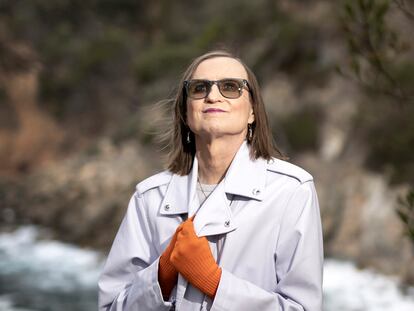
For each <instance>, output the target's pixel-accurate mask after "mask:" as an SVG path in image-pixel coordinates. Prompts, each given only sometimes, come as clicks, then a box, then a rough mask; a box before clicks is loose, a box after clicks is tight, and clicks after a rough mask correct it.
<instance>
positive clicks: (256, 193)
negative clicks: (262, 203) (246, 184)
mask: <svg viewBox="0 0 414 311" xmlns="http://www.w3.org/2000/svg"><path fill="white" fill-rule="evenodd" d="M252 193H253V195H259V194H260V189H257V188H254V189H253V191H252Z"/></svg>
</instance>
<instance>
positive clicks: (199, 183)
mask: <svg viewBox="0 0 414 311" xmlns="http://www.w3.org/2000/svg"><path fill="white" fill-rule="evenodd" d="M197 182H198V185H199V186H200V189H201V192H202V193H203V194H204V200H205V199H207V194H206V193H205V192H204V189H203V186H201V182H200V178H198V176H197ZM217 185H218V184H217ZM217 185H216V187H217ZM216 187H214V189H216ZM214 189H213V191H214ZM213 191H211V192H213Z"/></svg>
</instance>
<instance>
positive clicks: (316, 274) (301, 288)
mask: <svg viewBox="0 0 414 311" xmlns="http://www.w3.org/2000/svg"><path fill="white" fill-rule="evenodd" d="M246 243H249V241H246ZM276 243H277V246H276V270H277V271H276V274H277V280H278V282H277V286H276V290H275V292H268V291H266V290H264V289H262V288H260V287H258V286H256V285H254V284H253V283H251V282H248V281H246V280H243V279H241V278H238V277H236V276H235V275H233V274H231V273H230V272H228V271H226V270H225V269H222V276H221V279H220V283H219V287H218V289H217V293H216V296H215V299H214V302H213V306H212V308H211V310H212V311H213V310H214V311H216V310H217V311H219V310H220V311H224V310H226V311H230V310H261V311H270V310H271V311H304V310H305V311H321V310H322V269H323V243H322V227H321V220H320V213H319V204H318V199H317V195H316V191H315V187H314V184H313V182H312V181H308V182H305V183H302V184H300V185H299V186H298V187H297V189H296V191H295V192H294V193H293V195H292V197H291V199H290V201H289V203H288V204H287V206H286V209H285V214H284V216H283V220H282V224H281V228H280V233H279V239H278V241H277V242H276Z"/></svg>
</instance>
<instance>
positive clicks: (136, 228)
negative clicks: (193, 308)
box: [98, 193, 171, 311]
mask: <svg viewBox="0 0 414 311" xmlns="http://www.w3.org/2000/svg"><path fill="white" fill-rule="evenodd" d="M151 236H152V235H151V230H150V225H149V223H148V217H147V216H146V213H145V202H144V198H143V196H142V195H140V194H138V193H135V194H134V195H133V196H132V198H131V200H130V202H129V205H128V210H127V213H126V215H125V217H124V219H123V221H122V223H121V226H120V228H119V230H118V233H117V235H116V237H115V240H114V242H113V245H112V248H111V251H110V253H109V255H108V258H107V261H106V264H105V266H104V269H103V272H102V274H101V277H100V279H99V283H98V284H99V310H100V311H104V310H105V311H109V310H111V311H115V310H116V311H121V310H122V311H127V310H134V311H136V310H154V311H155V310H156V311H158V310H169V308H170V307H171V303H170V302H164V300H163V297H162V293H161V289H160V286H159V283H158V262H159V258H158V257H159V254H158V253H157V251H156V250H155V248H154V247H153V244H152V240H151V239H152V238H151Z"/></svg>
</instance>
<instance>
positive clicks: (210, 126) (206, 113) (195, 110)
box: [187, 57, 254, 140]
mask: <svg viewBox="0 0 414 311" xmlns="http://www.w3.org/2000/svg"><path fill="white" fill-rule="evenodd" d="M224 78H237V79H246V80H247V72H246V70H245V69H244V67H243V65H242V64H241V63H239V62H238V61H237V60H235V59H233V58H230V57H216V58H211V59H207V60H205V61H203V62H201V63H200V64H199V65H198V67H197V69H196V71H195V72H194V74H193V76H192V79H206V80H221V79H224ZM253 121H254V115H253V108H252V104H251V101H250V96H249V92H248V90H247V89H246V87H245V88H243V92H242V94H241V96H240V97H239V98H235V99H230V98H226V97H224V96H223V95H222V94H221V93H220V91H219V89H218V87H217V85H216V84H213V85H212V87H211V91H210V93H209V94H208V95H207V97H206V98H203V99H192V98H188V99H187V124H188V126H189V127H190V129H191V131H192V132H193V133H194V134H195V135H196V136H201V137H205V138H209V139H212V138H218V137H223V136H235V138H236V137H238V138H240V139H241V140H243V139H244V138H245V137H246V134H247V124H248V123H252V122H253Z"/></svg>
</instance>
